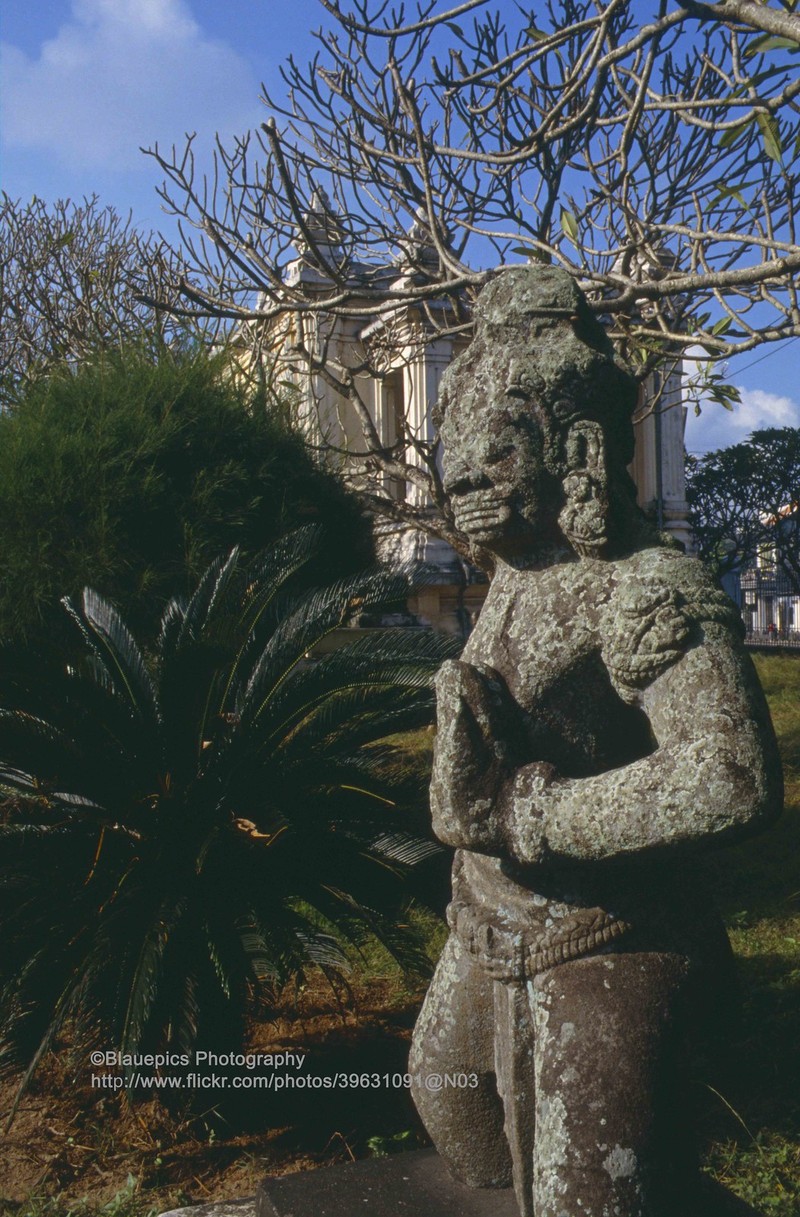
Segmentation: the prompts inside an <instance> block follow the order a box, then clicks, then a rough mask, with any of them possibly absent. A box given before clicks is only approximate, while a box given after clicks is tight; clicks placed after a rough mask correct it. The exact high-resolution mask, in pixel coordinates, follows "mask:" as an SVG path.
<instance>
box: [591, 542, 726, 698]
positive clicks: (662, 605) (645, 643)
mask: <svg viewBox="0 0 800 1217" xmlns="http://www.w3.org/2000/svg"><path fill="white" fill-rule="evenodd" d="M616 573H617V578H616V580H615V586H614V589H613V592H612V594H611V596H610V597H609V600H608V603H607V606H606V613H605V614H604V616H605V620H604V622H603V644H602V654H603V659H604V660H605V663H606V667H607V668H608V671H609V674H610V676H611V679H612V682H613V684H614V686H615V687H616V689H617V692H618V693H619V694H620V696H621V697H623V699H624V700H625V701H628V702H635V701H638V700H639V697H640V695H641V692H642V690H643V689H644V688H646V687H647V686H648V685H649V684H652V682H653V681H654V680H656V679H657V677H659V676H660V675H661V674H662V673H663V672H665V671H666V670H667V669H668V668H669V667H671V666H672V665H673V664H674V663H676V662H677V661H678V660H679V659H680V658H681V656H682V655H683V654H684V653H685V651H686V650H687V649H688V648H689V646H691V645H694V644H696V643H697V642H699V641H700V639H701V636H702V634H701V631H702V627H703V626H705V625H708V624H710V623H712V622H713V623H716V624H717V625H720V626H723V627H725V628H726V629H727V630H729V631H731V633H732V634H733V635H735V636H737V637H741V636H742V635H743V632H744V627H743V625H742V621H741V617H740V616H739V612H738V610H737V608H736V605H735V604H734V603H733V601H732V600H731V599H730V598H729V597H728V596H727V595H726V594H725V592H724V591H723V590H722V588H721V587H719V585H718V584H717V583H716V581H715V579H714V578H713V576H712V575H711V574H710V572H709V571H708V570H707V569H706V568H705V567H704V566H703V564H702V563H701V562H700V561H699V559H698V558H693V557H691V556H688V555H687V554H683V553H680V552H678V551H675V550H669V549H666V548H661V547H653V548H651V549H647V550H642V551H640V552H639V553H636V554H634V555H633V556H632V557H631V558H629V559H626V560H625V561H623V562H620V563H619V564H618V566H617V572H616Z"/></svg>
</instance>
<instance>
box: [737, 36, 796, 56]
mask: <svg viewBox="0 0 800 1217" xmlns="http://www.w3.org/2000/svg"><path fill="white" fill-rule="evenodd" d="M762 51H795V52H796V51H800V42H798V41H797V39H795V38H782V37H781V36H780V35H778V34H762V35H761V37H760V38H755V39H754V40H753V41H752V42H751V43H750V45H749V46H748V48H747V50H746V51H745V53H744V58H745V59H752V57H753V55H760V54H761V52H762Z"/></svg>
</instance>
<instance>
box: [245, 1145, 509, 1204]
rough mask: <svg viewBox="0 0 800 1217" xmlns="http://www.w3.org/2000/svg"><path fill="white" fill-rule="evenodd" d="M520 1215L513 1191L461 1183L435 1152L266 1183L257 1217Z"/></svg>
mask: <svg viewBox="0 0 800 1217" xmlns="http://www.w3.org/2000/svg"><path fill="white" fill-rule="evenodd" d="M356 1214H358V1217H403V1215H407V1217H519V1210H518V1209H517V1204H516V1201H515V1199H514V1193H513V1191H511V1189H510V1188H509V1189H506V1190H503V1191H490V1190H483V1189H473V1188H468V1187H464V1185H463V1184H462V1183H457V1182H456V1181H455V1180H454V1179H453V1178H452V1176H451V1175H450V1174H449V1173H448V1170H447V1168H446V1166H445V1165H444V1163H443V1162H442V1159H441V1158H440V1157H439V1155H438V1154H437V1153H436V1151H435V1150H432V1149H426V1150H420V1151H418V1152H415V1153H407V1154H395V1155H392V1156H391V1157H388V1158H368V1159H367V1160H366V1161H364V1162H353V1163H349V1164H348V1165H346V1166H336V1167H331V1168H329V1169H322V1170H315V1171H304V1172H303V1173H302V1174H299V1175H283V1176H281V1177H279V1178H276V1179H266V1180H265V1181H264V1183H262V1185H261V1187H260V1188H259V1190H258V1194H257V1196H256V1217H354V1215H356Z"/></svg>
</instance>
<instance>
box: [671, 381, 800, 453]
mask: <svg viewBox="0 0 800 1217" xmlns="http://www.w3.org/2000/svg"><path fill="white" fill-rule="evenodd" d="M739 392H740V393H741V395H742V400H741V402H739V403H738V404H736V405H735V406H734V408H733V410H732V411H729V410H726V409H725V408H724V407H723V406H720V405H718V404H717V403H715V402H706V403H705V405H703V408H702V413H701V414H700V415H699V417H695V416H694V414H693V412H692V410H691V408H690V411H689V417H688V418H687V420H686V447H687V448H688V450H689V451H690V452H698V453H701V452H707V451H710V450H713V449H717V448H728V447H730V445H731V444H738V443H739V442H740V441H741V440H743V439H747V437H748V435H749V434H750V433H751V431H758V430H761V429H762V428H766V427H800V403H799V402H797V401H794V400H793V399H792V398H791V397H784V396H780V395H779V394H777V393H767V392H765V391H764V390H763V389H743V388H741V387H739Z"/></svg>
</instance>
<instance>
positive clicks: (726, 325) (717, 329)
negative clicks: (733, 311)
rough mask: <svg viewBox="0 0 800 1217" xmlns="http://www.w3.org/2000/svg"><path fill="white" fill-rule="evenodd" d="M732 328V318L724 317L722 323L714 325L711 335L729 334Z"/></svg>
mask: <svg viewBox="0 0 800 1217" xmlns="http://www.w3.org/2000/svg"><path fill="white" fill-rule="evenodd" d="M730 328H731V318H730V317H723V318H722V320H721V321H717V322H716V323H715V324H714V325H712V327H711V333H712V334H727V332H728V330H729V329H730Z"/></svg>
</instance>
